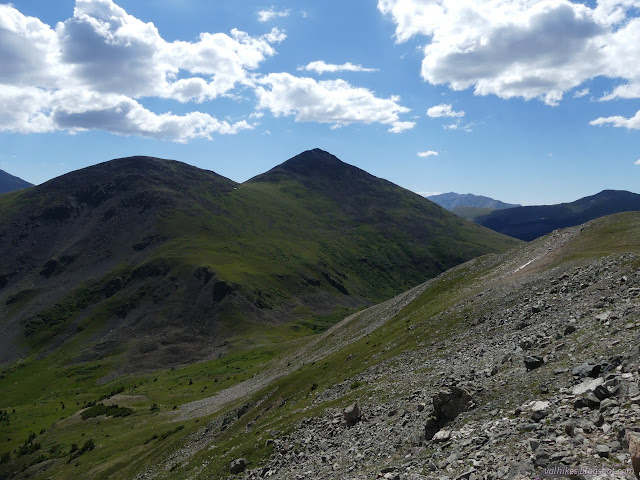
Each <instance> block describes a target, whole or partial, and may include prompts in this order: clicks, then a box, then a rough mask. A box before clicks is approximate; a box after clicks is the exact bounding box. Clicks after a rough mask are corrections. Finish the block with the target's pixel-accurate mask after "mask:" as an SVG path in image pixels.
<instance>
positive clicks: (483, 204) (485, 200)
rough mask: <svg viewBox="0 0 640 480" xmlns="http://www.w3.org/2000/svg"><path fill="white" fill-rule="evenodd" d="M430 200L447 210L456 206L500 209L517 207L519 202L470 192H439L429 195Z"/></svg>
mask: <svg viewBox="0 0 640 480" xmlns="http://www.w3.org/2000/svg"><path fill="white" fill-rule="evenodd" d="M427 198H428V199H429V200H431V201H432V202H435V203H437V204H438V205H440V206H441V207H443V208H446V209H447V210H449V211H453V210H455V209H456V208H458V207H474V208H490V209H492V210H502V209H505V208H512V207H519V206H520V205H519V204H514V203H505V202H501V201H500V200H495V199H493V198H490V197H485V196H482V195H473V194H472V193H464V194H462V193H454V192H449V193H441V194H439V195H430V196H428V197H427Z"/></svg>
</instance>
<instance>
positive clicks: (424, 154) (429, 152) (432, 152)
mask: <svg viewBox="0 0 640 480" xmlns="http://www.w3.org/2000/svg"><path fill="white" fill-rule="evenodd" d="M438 155H439V153H438V152H436V151H435V150H427V151H426V152H418V156H419V157H422V158H425V157H437V156H438Z"/></svg>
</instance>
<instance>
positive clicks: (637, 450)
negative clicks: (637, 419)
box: [627, 432, 640, 478]
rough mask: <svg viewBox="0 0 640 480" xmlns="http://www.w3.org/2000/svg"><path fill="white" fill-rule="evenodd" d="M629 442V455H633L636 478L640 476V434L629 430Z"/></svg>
mask: <svg viewBox="0 0 640 480" xmlns="http://www.w3.org/2000/svg"><path fill="white" fill-rule="evenodd" d="M627 442H628V443H629V455H631V465H632V466H633V471H634V472H635V474H636V478H640V434H638V433H637V432H627Z"/></svg>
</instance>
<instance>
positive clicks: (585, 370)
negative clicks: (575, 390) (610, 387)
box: [571, 363, 602, 378]
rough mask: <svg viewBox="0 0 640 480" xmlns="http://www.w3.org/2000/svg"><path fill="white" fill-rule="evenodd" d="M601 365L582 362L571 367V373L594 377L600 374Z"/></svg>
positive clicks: (575, 375)
mask: <svg viewBox="0 0 640 480" xmlns="http://www.w3.org/2000/svg"><path fill="white" fill-rule="evenodd" d="M601 369H602V367H601V366H600V365H591V364H589V363H583V364H582V365H578V366H577V367H576V368H574V369H573V371H572V372H571V374H572V375H573V376H574V377H578V378H583V377H591V378H596V377H598V375H600V370H601Z"/></svg>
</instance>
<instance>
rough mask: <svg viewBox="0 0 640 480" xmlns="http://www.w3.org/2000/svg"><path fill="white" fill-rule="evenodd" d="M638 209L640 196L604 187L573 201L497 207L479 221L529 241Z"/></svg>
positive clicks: (477, 218) (501, 231) (506, 233)
mask: <svg viewBox="0 0 640 480" xmlns="http://www.w3.org/2000/svg"><path fill="white" fill-rule="evenodd" d="M636 210H640V195H638V194H635V193H631V192H626V191H620V190H604V191H602V192H600V193H598V194H596V195H592V196H590V197H585V198H581V199H580V200H576V201H575V202H571V203H562V204H559V205H542V206H530V207H517V208H510V209H507V210H497V211H494V212H491V213H490V214H488V215H485V216H479V217H476V218H475V221H476V222H477V223H479V224H480V225H484V226H485V227H487V228H491V229H492V230H495V231H497V232H500V233H504V234H505V235H509V236H511V237H515V238H519V239H521V240H525V241H529V240H532V239H534V238H538V237H540V236H542V235H545V234H547V233H550V232H552V231H553V230H555V229H557V228H565V227H571V226H574V225H580V224H582V223H585V222H588V221H589V220H593V219H594V218H599V217H602V216H605V215H611V214H614V213H618V212H627V211H636Z"/></svg>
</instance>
